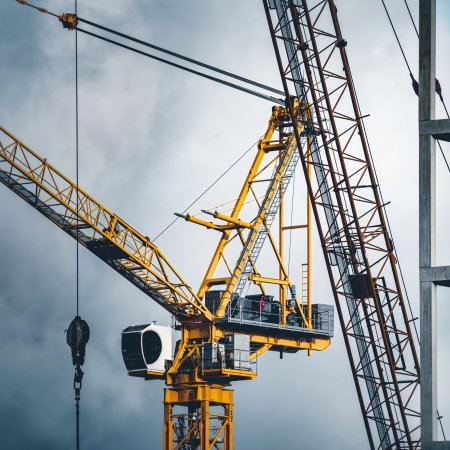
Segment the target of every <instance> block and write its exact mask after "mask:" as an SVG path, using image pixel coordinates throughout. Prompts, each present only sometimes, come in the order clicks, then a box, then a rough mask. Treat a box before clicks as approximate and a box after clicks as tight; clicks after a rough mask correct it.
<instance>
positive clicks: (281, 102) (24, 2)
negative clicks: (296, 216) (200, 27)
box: [16, 0, 284, 106]
mask: <svg viewBox="0 0 450 450" xmlns="http://www.w3.org/2000/svg"><path fill="white" fill-rule="evenodd" d="M16 1H17V2H18V3H20V4H22V5H25V6H29V7H31V8H34V9H36V10H38V11H39V12H41V13H44V14H49V15H51V16H54V17H57V18H58V19H59V20H60V21H63V19H62V16H61V17H60V16H58V15H57V14H55V13H52V12H50V11H48V10H47V9H45V8H42V7H40V6H36V5H32V4H30V3H28V1H27V0H16ZM75 19H76V22H75V25H74V26H73V27H72V28H70V27H66V28H70V29H73V28H75V29H77V30H79V31H81V32H82V33H86V34H88V35H90V36H93V37H96V38H98V39H101V40H103V41H106V42H109V43H111V44H114V45H117V46H119V47H122V48H126V49H127V50H131V51H133V52H135V53H139V54H141V55H144V56H147V57H149V58H152V59H155V60H157V61H160V62H163V63H165V64H168V65H171V66H173V67H177V68H178V69H181V70H184V71H186V72H190V73H193V74H195V75H198V76H200V77H203V78H207V79H209V80H211V81H215V82H217V83H220V84H223V85H225V86H228V87H232V88H234V89H237V90H239V91H242V92H246V93H247V94H251V95H254V96H256V97H259V98H262V99H264V100H268V101H270V102H272V103H277V104H279V105H282V106H284V100H281V99H278V98H275V97H272V96H269V95H265V94H261V93H259V92H257V91H253V90H251V89H248V88H245V87H243V86H240V85H237V84H235V83H231V82H229V81H225V80H222V79H220V78H217V77H213V76H211V75H207V74H205V73H202V72H199V71H197V70H194V69H190V68H188V67H186V66H182V65H180V64H177V63H174V62H172V61H169V60H166V59H163V58H160V57H158V56H155V55H151V54H149V53H146V52H143V51H141V50H138V49H135V48H133V47H129V46H128V45H125V44H121V43H119V42H117V41H114V40H112V39H109V38H106V37H104V36H100V35H98V34H96V33H92V32H90V31H87V30H83V29H81V28H79V27H78V22H83V23H86V24H87V25H90V26H93V27H96V28H99V29H101V30H104V31H106V32H108V33H112V34H115V35H117V36H120V37H122V38H124V39H128V40H131V41H133V42H136V43H138V44H140V45H144V46H146V47H150V48H152V49H154V50H157V51H159V52H162V53H166V54H168V55H171V56H173V57H175V58H178V59H182V60H184V61H187V62H189V63H191V64H194V65H198V66H201V67H203V68H205V69H208V70H211V71H213V72H217V73H220V74H222V75H225V76H227V77H230V78H234V79H236V80H239V81H241V82H243V83H247V84H250V85H252V86H255V87H258V88H260V89H264V90H266V91H270V92H273V93H275V94H279V95H282V96H283V97H284V92H283V91H281V90H279V89H276V88H273V87H270V86H267V85H265V84H263V83H259V82H257V81H253V80H250V79H248V78H245V77H242V76H240V75H236V74H233V73H231V72H228V71H226V70H223V69H219V68H218V67H215V66H212V65H210V64H206V63H203V62H201V61H198V60H195V59H193V58H189V57H187V56H183V55H181V54H179V53H176V52H173V51H171V50H167V49H164V48H162V47H159V46H157V45H154V44H151V43H149V42H145V41H142V40H141V39H137V38H134V37H132V36H129V35H127V34H124V33H120V32H119V31H115V30H113V29H111V28H107V27H104V26H102V25H99V24H96V23H95V22H91V21H89V20H86V19H82V18H80V17H78V16H77V14H75ZM63 23H64V21H63Z"/></svg>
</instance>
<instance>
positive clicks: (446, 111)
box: [404, 0, 450, 167]
mask: <svg viewBox="0 0 450 450" xmlns="http://www.w3.org/2000/svg"><path fill="white" fill-rule="evenodd" d="M404 2H405V6H406V9H407V10H408V15H409V18H410V19H411V23H412V25H413V27H414V31H415V32H416V35H417V37H419V31H418V30H417V26H416V22H415V21H414V18H413V16H412V14H411V10H410V9H409V5H408V2H407V0H404ZM436 92H437V94H438V96H439V99H440V100H441V102H442V106H443V107H444V109H445V113H446V114H447V118H449V119H450V116H449V113H448V110H447V105H446V104H445V101H444V97H443V95H442V90H441V86H440V83H439V82H438V81H437V80H436ZM438 142H439V141H438ZM440 145H441V144H440V143H439V146H440ZM445 162H447V161H445ZM447 167H448V164H447Z"/></svg>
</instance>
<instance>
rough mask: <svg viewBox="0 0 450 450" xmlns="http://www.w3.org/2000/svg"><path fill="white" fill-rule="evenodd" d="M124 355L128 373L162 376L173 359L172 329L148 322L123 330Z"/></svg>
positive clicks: (149, 376) (151, 376)
mask: <svg viewBox="0 0 450 450" xmlns="http://www.w3.org/2000/svg"><path fill="white" fill-rule="evenodd" d="M122 357H123V362H124V363H125V366H126V368H127V370H128V375H131V376H140V377H142V376H144V377H145V378H160V377H162V376H164V373H165V370H166V367H167V364H168V363H169V362H170V361H171V360H172V329H171V328H170V327H166V326H161V325H155V324H154V323H152V324H146V325H132V326H130V327H128V328H125V330H123V331H122Z"/></svg>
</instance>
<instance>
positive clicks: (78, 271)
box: [75, 0, 80, 316]
mask: <svg viewBox="0 0 450 450" xmlns="http://www.w3.org/2000/svg"><path fill="white" fill-rule="evenodd" d="M77 11H78V1H77V0H75V14H77ZM75 182H76V185H77V189H76V203H77V204H76V208H77V233H78V232H79V229H78V223H79V213H80V201H79V195H78V186H79V152H78V31H77V30H76V29H75ZM76 246H77V263H76V264H77V267H76V273H77V276H76V283H77V287H76V291H77V316H78V313H79V298H80V243H79V242H78V239H77V240H76Z"/></svg>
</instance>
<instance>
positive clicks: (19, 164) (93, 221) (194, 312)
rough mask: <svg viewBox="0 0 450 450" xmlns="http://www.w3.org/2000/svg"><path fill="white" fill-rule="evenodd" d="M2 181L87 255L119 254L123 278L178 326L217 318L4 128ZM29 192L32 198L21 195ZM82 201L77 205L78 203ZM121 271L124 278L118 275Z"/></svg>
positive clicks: (152, 252) (145, 243) (127, 231)
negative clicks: (142, 290) (141, 288)
mask: <svg viewBox="0 0 450 450" xmlns="http://www.w3.org/2000/svg"><path fill="white" fill-rule="evenodd" d="M0 158H1V159H0V170H1V173H2V181H3V182H4V183H5V184H7V185H8V186H9V187H10V188H11V189H13V190H15V189H14V187H17V189H16V190H15V192H16V193H17V194H19V195H21V196H22V198H24V199H25V200H26V201H28V202H29V203H31V204H32V205H33V206H34V207H36V208H37V209H38V210H40V211H41V212H42V213H44V214H46V215H47V217H48V218H49V219H50V220H52V221H53V222H54V223H55V224H56V225H58V226H59V227H60V228H62V229H63V230H64V231H66V232H69V233H70V234H72V235H73V236H74V237H75V238H76V239H77V240H78V241H79V242H80V243H81V244H83V245H84V246H85V247H87V248H88V249H89V250H91V251H92V249H97V248H99V245H102V246H103V247H105V242H106V243H109V244H111V246H112V247H113V248H114V249H115V251H116V254H117V256H119V257H120V258H118V261H119V263H120V265H118V266H117V268H118V271H119V273H122V274H123V275H127V276H131V274H132V277H133V278H132V279H133V280H134V282H135V284H138V285H139V283H141V284H142V286H145V291H146V293H147V294H148V295H150V296H151V297H152V298H153V299H154V300H155V301H157V302H158V303H160V304H161V305H162V306H163V307H164V308H165V309H167V310H168V311H169V312H170V313H171V314H172V315H174V316H175V317H176V318H177V319H178V320H180V321H185V320H189V319H195V320H199V319H203V320H208V321H211V320H212V318H213V316H212V314H211V313H210V311H208V309H207V308H206V307H205V306H204V304H203V303H202V302H201V301H200V299H199V298H198V297H197V295H196V294H195V292H194V291H193V290H192V288H191V287H190V286H189V285H188V284H187V283H186V281H184V279H183V278H182V277H181V275H180V274H179V273H178V272H177V271H176V270H175V268H174V267H173V266H172V264H171V263H170V262H169V260H168V259H167V257H166V256H165V255H164V253H163V252H162V251H161V250H160V249H159V248H158V247H157V246H156V245H155V244H154V243H153V242H151V240H150V239H149V238H148V237H147V236H144V235H143V234H141V233H139V232H138V231H136V230H135V229H134V228H132V227H131V226H130V225H128V224H127V223H126V222H125V221H124V220H123V219H121V218H120V217H119V216H118V215H117V214H115V213H113V212H112V211H110V210H109V209H107V208H105V207H104V206H103V205H102V204H101V203H100V202H98V201H97V200H95V199H94V198H93V197H91V196H90V195H89V194H87V193H86V192H85V191H84V190H82V189H81V188H79V187H77V186H76V184H75V183H74V182H72V181H71V180H69V178H67V177H66V176H64V175H63V174H62V173H61V172H60V171H58V170H57V169H56V168H55V167H53V166H52V165H51V164H49V163H48V161H47V160H46V159H45V158H43V157H41V156H39V155H38V154H37V153H36V152H34V151H33V150H31V149H30V148H29V147H28V146H26V145H25V144H24V143H23V142H21V141H20V140H19V139H17V138H16V137H14V136H13V135H12V134H11V133H9V132H8V131H7V130H6V129H5V128H3V127H1V126H0ZM20 186H30V188H29V189H31V191H30V192H31V193H32V194H33V195H32V197H30V195H31V194H30V193H28V192H25V190H23V189H22V190H20V189H19V187H20ZM77 201H78V203H77ZM120 271H122V272H120Z"/></svg>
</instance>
